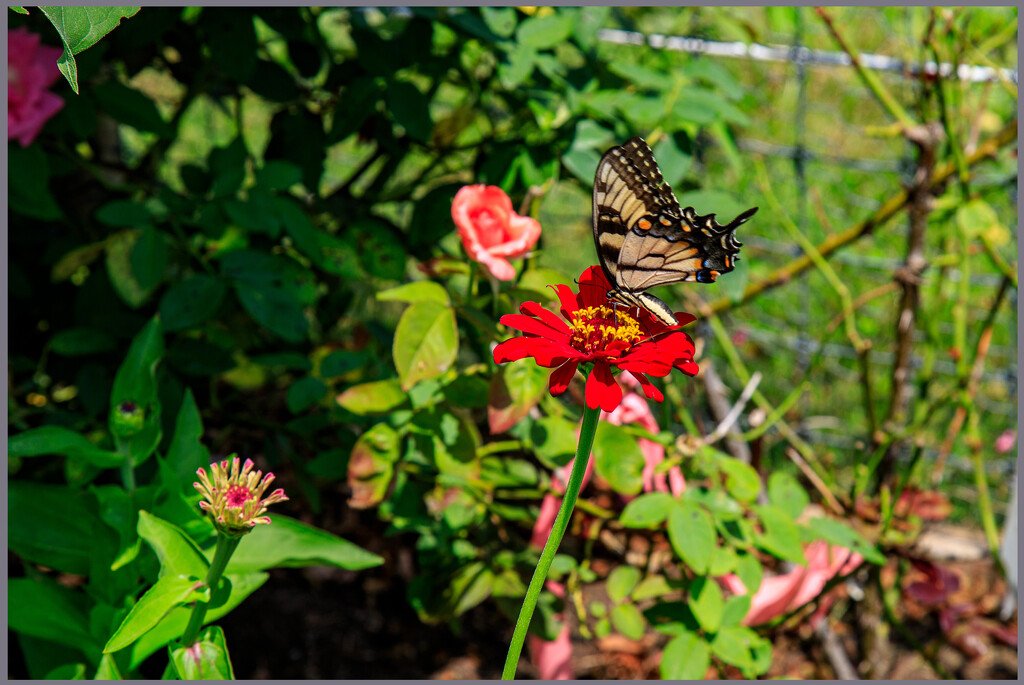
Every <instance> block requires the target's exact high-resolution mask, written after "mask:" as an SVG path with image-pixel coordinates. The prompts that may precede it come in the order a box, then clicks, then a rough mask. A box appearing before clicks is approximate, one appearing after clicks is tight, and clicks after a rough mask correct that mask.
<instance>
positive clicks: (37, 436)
mask: <svg viewBox="0 0 1024 685" xmlns="http://www.w3.org/2000/svg"><path fill="white" fill-rule="evenodd" d="M7 452H8V456H9V457H38V456H41V455H47V454H57V455H63V456H66V457H67V458H69V459H76V460H80V461H84V462H86V463H89V464H92V465H93V466H98V467H100V468H111V467H115V466H120V465H121V464H123V463H124V456H122V455H120V454H117V453H115V452H111V451H109V450H105V449H102V448H99V447H97V446H96V445H94V444H92V443H91V442H89V440H88V439H87V438H85V436H83V435H80V434H78V433H75V432H74V431H72V430H68V429H67V428H64V427H63V426H39V427H38V428H30V429H28V430H27V431H24V432H22V433H18V434H17V435H12V436H11V437H10V438H8V439H7Z"/></svg>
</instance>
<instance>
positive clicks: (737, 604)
mask: <svg viewBox="0 0 1024 685" xmlns="http://www.w3.org/2000/svg"><path fill="white" fill-rule="evenodd" d="M750 597H751V594H750V593H748V594H745V595H733V596H732V597H730V598H729V599H727V600H725V605H724V606H723V607H722V625H723V626H738V625H739V624H740V623H741V622H742V621H743V619H744V618H746V616H747V614H748V613H749V612H750Z"/></svg>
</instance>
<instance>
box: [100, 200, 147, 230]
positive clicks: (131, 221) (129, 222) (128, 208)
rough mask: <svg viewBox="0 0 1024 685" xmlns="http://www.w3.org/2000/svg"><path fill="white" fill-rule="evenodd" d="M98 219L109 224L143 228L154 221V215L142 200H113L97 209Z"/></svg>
mask: <svg viewBox="0 0 1024 685" xmlns="http://www.w3.org/2000/svg"><path fill="white" fill-rule="evenodd" d="M96 220H97V221H101V222H103V223H105V224H106V225H108V226H117V227H120V228H142V227H144V226H148V225H150V224H151V223H152V222H153V216H152V215H151V214H150V213H149V210H148V209H146V206H145V205H144V204H142V203H141V202H135V201H133V200H112V201H111V202H108V203H106V204H105V205H103V206H102V207H100V208H99V209H97V210H96Z"/></svg>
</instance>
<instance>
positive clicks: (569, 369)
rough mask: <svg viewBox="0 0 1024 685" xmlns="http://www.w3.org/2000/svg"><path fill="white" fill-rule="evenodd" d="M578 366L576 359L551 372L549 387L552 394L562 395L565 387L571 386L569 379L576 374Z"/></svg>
mask: <svg viewBox="0 0 1024 685" xmlns="http://www.w3.org/2000/svg"><path fill="white" fill-rule="evenodd" d="M577 366H578V364H577V363H576V362H575V361H569V362H566V363H565V364H562V365H561V366H559V367H558V368H557V369H555V370H554V371H552V372H551V378H549V379H548V387H549V388H550V389H551V394H552V395H561V394H562V393H563V392H565V389H566V388H568V387H569V381H571V380H572V377H573V376H575V375H576V367H577Z"/></svg>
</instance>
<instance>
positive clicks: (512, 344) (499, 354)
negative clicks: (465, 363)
mask: <svg viewBox="0 0 1024 685" xmlns="http://www.w3.org/2000/svg"><path fill="white" fill-rule="evenodd" d="M577 356H578V355H577V353H576V351H575V350H574V349H572V348H571V347H569V346H568V345H565V344H563V343H559V342H556V341H553V340H547V339H545V338H536V337H526V336H522V337H518V338H511V339H510V340H506V341H505V342H503V343H498V345H497V346H495V348H494V363H495V364H504V363H505V362H514V361H518V360H520V359H525V358H526V357H533V358H534V359H536V360H537V364H539V365H540V366H545V367H548V368H551V367H553V366H560V365H561V364H564V363H565V361H566V360H567V359H574V358H576V357H577Z"/></svg>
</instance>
